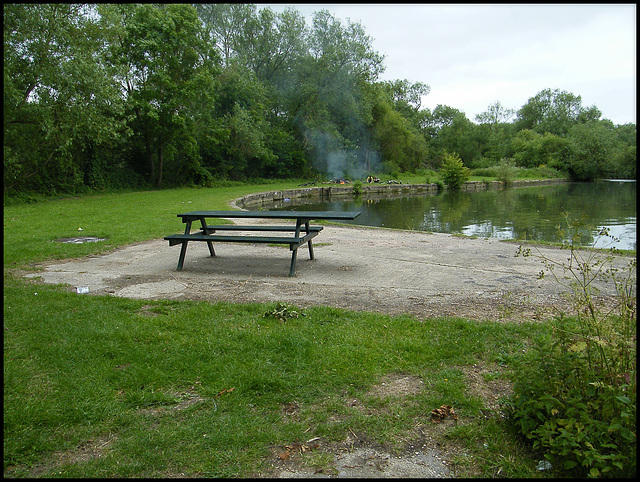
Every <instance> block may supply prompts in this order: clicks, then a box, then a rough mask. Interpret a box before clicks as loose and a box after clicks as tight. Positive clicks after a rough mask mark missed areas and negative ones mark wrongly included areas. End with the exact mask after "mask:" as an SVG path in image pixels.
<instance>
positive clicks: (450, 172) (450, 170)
mask: <svg viewBox="0 0 640 482" xmlns="http://www.w3.org/2000/svg"><path fill="white" fill-rule="evenodd" d="M443 157H444V162H443V163H442V167H441V168H440V171H439V174H440V178H441V179H442V181H443V182H444V184H445V185H446V186H447V189H450V190H452V191H455V190H458V189H460V188H461V187H462V185H463V184H464V183H465V182H467V181H468V180H469V176H470V175H471V171H470V169H469V168H468V167H466V166H465V165H464V164H463V162H462V159H460V156H458V154H456V153H453V154H449V153H448V152H445V153H444V156H443Z"/></svg>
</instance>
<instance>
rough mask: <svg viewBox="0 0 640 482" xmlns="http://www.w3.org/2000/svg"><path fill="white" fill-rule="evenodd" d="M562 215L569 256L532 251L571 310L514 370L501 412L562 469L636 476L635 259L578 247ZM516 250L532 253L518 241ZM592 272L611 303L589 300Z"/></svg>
mask: <svg viewBox="0 0 640 482" xmlns="http://www.w3.org/2000/svg"><path fill="white" fill-rule="evenodd" d="M567 222H568V225H569V228H570V230H571V231H570V233H569V238H567V234H566V233H565V232H561V233H560V234H561V237H562V239H570V240H571V241H570V243H568V244H567V245H565V247H567V248H568V249H569V250H570V257H569V258H568V260H567V261H566V262H562V263H558V262H555V261H552V260H550V259H549V258H546V257H544V256H543V255H541V254H539V252H538V255H537V257H539V258H540V259H541V260H542V262H543V263H544V266H545V268H546V272H547V273H550V274H551V275H552V276H553V278H554V279H555V280H556V281H557V282H559V283H561V284H562V285H564V286H566V287H568V288H570V290H571V291H570V293H571V300H572V302H573V305H574V311H575V312H574V314H573V316H572V317H565V316H564V315H560V316H558V317H556V318H555V320H554V322H553V324H552V328H553V331H552V335H551V336H550V337H549V339H546V340H542V341H540V342H539V345H538V346H537V347H536V349H535V350H534V351H533V354H532V355H531V356H529V357H527V359H526V360H525V362H524V363H522V364H521V366H520V367H518V368H517V369H516V372H515V376H514V395H513V396H512V397H511V399H510V400H509V401H508V402H507V412H508V414H509V418H510V420H511V421H512V423H513V425H514V427H515V428H516V429H517V430H518V431H519V432H520V433H521V434H522V435H524V436H525V437H526V438H527V439H529V440H531V441H532V443H533V447H534V449H538V450H540V451H542V452H543V453H544V456H545V457H546V458H547V459H549V461H550V462H551V463H552V465H553V467H555V468H556V469H557V470H559V471H561V472H562V471H564V472H566V473H567V474H568V475H575V476H585V475H588V476H591V477H598V476H607V477H616V476H618V477H619V476H631V475H635V472H636V347H635V338H636V324H635V313H636V293H635V273H636V260H635V259H632V260H631V261H630V262H629V264H628V266H627V267H626V268H625V269H623V270H621V269H619V268H614V267H613V263H612V261H613V258H612V257H611V256H612V254H613V253H611V254H608V255H603V254H602V253H601V252H598V251H595V250H593V249H592V250H585V251H578V250H577V249H575V248H574V244H575V240H576V239H577V237H578V236H579V235H580V233H581V232H583V231H584V230H585V227H584V226H582V225H581V224H580V223H572V222H570V221H569V219H568V215H567ZM600 236H609V233H608V230H606V229H605V228H602V230H600ZM594 245H595V243H594ZM517 255H524V256H531V255H532V254H531V251H530V250H529V249H523V248H522V247H520V248H519V249H518V253H517ZM534 256H536V255H534ZM556 271H560V272H561V274H557V273H556ZM544 274H545V270H543V271H541V272H540V277H544ZM567 275H568V276H567ZM596 279H601V280H604V281H606V282H608V283H611V284H612V286H613V287H614V288H615V293H616V296H615V298H616V300H615V301H616V304H615V306H614V307H613V308H610V307H609V308H607V309H601V308H599V306H598V305H597V304H596V303H595V301H594V295H595V293H596V291H595V288H594V287H593V286H594V284H595V283H594V281H595V280H596Z"/></svg>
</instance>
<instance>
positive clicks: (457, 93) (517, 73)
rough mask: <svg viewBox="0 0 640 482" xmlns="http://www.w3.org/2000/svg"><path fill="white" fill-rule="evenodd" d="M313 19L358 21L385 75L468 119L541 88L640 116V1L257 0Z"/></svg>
mask: <svg viewBox="0 0 640 482" xmlns="http://www.w3.org/2000/svg"><path fill="white" fill-rule="evenodd" d="M265 6H268V7H269V8H271V9H272V10H274V11H276V12H281V11H283V10H284V9H285V7H287V6H290V7H293V8H295V9H296V10H298V11H299V12H300V13H301V14H302V15H303V16H304V17H305V19H306V21H307V23H308V24H310V22H311V18H312V15H313V12H316V11H318V10H321V9H326V10H328V11H329V12H330V13H331V14H332V15H333V16H334V17H335V18H337V19H340V20H341V21H342V22H343V24H344V25H346V22H347V19H350V20H351V21H352V22H359V23H360V24H361V25H362V26H363V27H364V29H365V32H366V33H367V34H368V35H369V36H370V37H371V38H372V44H373V48H374V50H376V51H377V52H378V53H380V54H382V55H385V60H384V65H385V67H386V69H385V72H384V73H383V74H382V75H381V77H380V80H397V79H400V80H401V79H406V80H408V81H410V82H422V83H424V84H427V85H428V86H430V87H431V91H430V93H429V95H427V96H426V97H424V98H423V107H427V108H429V109H433V108H434V107H435V106H436V105H438V104H443V105H448V106H450V107H454V108H456V109H459V110H461V111H463V112H464V113H465V114H466V115H467V118H468V119H469V120H472V121H473V120H475V116H476V115H477V114H479V113H481V112H485V111H486V110H487V108H488V106H489V105H491V104H494V103H495V102H496V101H499V102H500V104H501V105H502V106H503V107H505V108H509V109H514V110H518V109H520V108H521V107H522V106H523V105H524V104H526V103H527V102H528V100H529V98H531V97H534V96H535V95H536V94H537V93H538V92H540V91H541V90H544V89H547V88H549V89H560V90H563V91H567V92H570V93H572V94H574V95H579V96H581V98H582V106H583V107H590V106H592V105H595V106H596V107H598V109H600V111H601V112H602V118H605V119H609V120H611V121H612V122H613V123H614V124H625V123H629V122H632V123H635V122H636V5H635V4H602V5H598V4H583V5H580V4H540V5H535V4H513V5H495V4H494V5H491V4H470V5H465V4H444V5H438V4H407V5H405V4H258V8H263V7H265Z"/></svg>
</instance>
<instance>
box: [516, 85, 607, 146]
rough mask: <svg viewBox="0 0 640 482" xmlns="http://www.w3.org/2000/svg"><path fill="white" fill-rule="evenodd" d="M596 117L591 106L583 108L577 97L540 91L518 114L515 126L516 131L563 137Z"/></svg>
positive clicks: (563, 93)
mask: <svg viewBox="0 0 640 482" xmlns="http://www.w3.org/2000/svg"><path fill="white" fill-rule="evenodd" d="M600 115H601V113H600V111H599V110H598V109H597V108H596V107H595V106H593V107H590V108H588V109H585V108H583V107H582V99H581V97H580V96H579V95H578V96H576V95H574V94H572V93H570V92H566V91H561V90H559V89H554V90H552V89H544V90H542V91H541V92H539V93H538V94H537V95H536V96H534V97H531V98H530V99H529V101H528V102H527V103H526V104H525V105H524V106H522V108H521V109H520V110H519V111H518V119H517V124H518V128H519V129H531V130H534V131H536V132H538V133H540V134H544V133H545V132H550V133H551V134H555V135H557V136H566V135H567V133H568V132H569V129H570V128H571V127H572V126H573V125H575V124H577V123H580V122H582V123H584V122H588V121H591V120H597V119H599V118H600Z"/></svg>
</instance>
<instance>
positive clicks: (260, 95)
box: [3, 4, 636, 196]
mask: <svg viewBox="0 0 640 482" xmlns="http://www.w3.org/2000/svg"><path fill="white" fill-rule="evenodd" d="M3 8H4V19H5V21H4V58H3V60H4V119H3V120H4V139H3V140H4V144H3V158H4V188H5V194H7V195H26V194H27V193H40V194H48V195H54V196H55V195H57V194H60V193H66V194H73V193H80V192H85V191H87V190H93V191H104V190H110V189H118V188H120V187H123V186H124V187H131V188H135V187H138V186H142V185H153V186H155V187H162V186H180V185H197V186H211V185H212V184H213V183H214V182H215V180H220V179H232V180H242V179H248V178H255V177H263V178H267V177H276V178H282V177H292V176H309V175H312V174H313V173H318V174H321V175H325V176H330V177H337V176H341V177H346V176H351V177H354V178H357V177H360V176H361V175H362V173H365V172H373V171H376V172H381V171H384V170H386V172H393V171H397V172H409V171H416V170H417V169H420V168H422V167H425V166H427V167H430V168H433V169H438V168H439V167H440V166H441V165H442V162H443V161H444V158H443V156H442V154H441V153H442V152H444V151H448V152H455V153H457V154H458V155H459V156H460V158H461V159H462V160H463V162H464V164H465V165H466V166H468V167H474V168H477V167H488V166H491V165H495V164H497V163H499V162H500V159H503V158H513V159H515V161H516V165H517V166H518V167H527V168H537V167H539V166H542V165H545V166H548V167H550V168H553V169H557V170H559V171H562V172H568V173H569V174H570V175H571V176H573V177H574V178H575V179H579V180H592V179H595V178H597V177H600V176H608V177H614V178H616V177H617V178H629V179H633V178H635V176H636V146H635V124H629V125H626V126H616V127H613V126H612V125H610V124H611V123H610V122H609V121H606V120H600V112H599V111H598V109H597V108H595V107H590V108H584V107H583V106H582V105H581V99H580V96H576V95H574V94H571V93H568V92H564V91H560V90H551V89H545V90H543V91H541V92H539V93H538V94H537V95H536V96H535V97H532V98H531V99H529V102H528V103H527V104H526V105H525V106H523V107H522V108H521V109H520V110H519V111H518V117H517V119H516V120H515V121H513V122H510V120H511V118H512V116H513V113H514V110H513V109H506V108H504V107H503V106H502V105H500V103H499V102H496V103H494V104H493V105H490V106H489V107H488V110H487V111H486V112H484V113H482V114H480V115H478V116H477V121H478V122H479V123H480V124H479V125H478V124H474V123H473V122H471V121H470V120H469V119H467V117H466V115H465V114H464V113H463V112H461V111H459V110H458V109H456V108H454V107H450V106H446V105H438V106H436V107H435V108H434V109H433V111H431V110H429V109H424V108H422V106H421V99H422V97H424V96H425V95H427V94H428V93H429V90H430V88H429V86H428V85H426V84H424V83H422V82H415V83H412V82H409V81H407V80H394V81H382V82H380V81H378V76H379V75H380V73H381V72H382V71H383V70H384V65H383V56H381V55H380V54H379V53H378V52H376V51H375V50H374V49H373V46H372V39H371V38H370V37H369V36H368V35H367V34H366V32H365V30H364V28H363V27H362V25H361V24H359V23H357V22H352V21H350V20H347V21H346V22H343V21H341V20H340V19H338V18H335V17H333V16H332V15H331V14H330V13H329V12H327V11H326V10H321V11H319V12H316V13H315V14H314V16H313V18H312V19H311V20H312V22H311V24H310V25H309V26H307V24H306V22H305V19H304V18H303V16H302V15H301V14H300V13H299V12H298V11H296V10H294V9H292V8H289V9H287V10H285V11H284V12H282V13H274V12H273V11H272V10H271V9H270V8H268V7H267V8H262V9H258V7H257V6H256V5H253V4H196V5H191V4H167V5H165V4H98V5H84V4H82V5H81V4H60V5H57V4H6V5H4V7H3ZM33 139H37V140H38V142H33ZM129 180H130V181H129ZM29 195H31V194H29Z"/></svg>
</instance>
